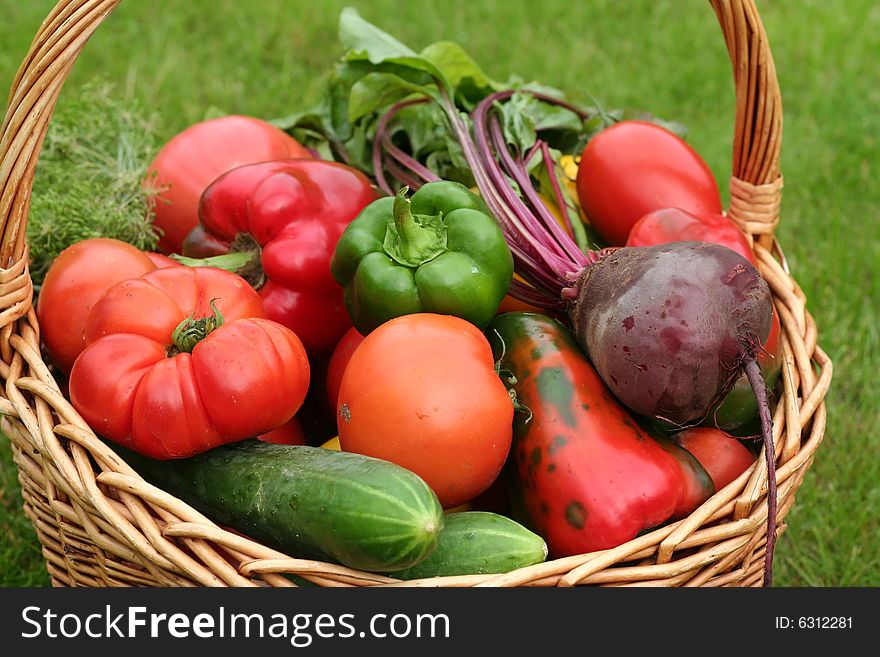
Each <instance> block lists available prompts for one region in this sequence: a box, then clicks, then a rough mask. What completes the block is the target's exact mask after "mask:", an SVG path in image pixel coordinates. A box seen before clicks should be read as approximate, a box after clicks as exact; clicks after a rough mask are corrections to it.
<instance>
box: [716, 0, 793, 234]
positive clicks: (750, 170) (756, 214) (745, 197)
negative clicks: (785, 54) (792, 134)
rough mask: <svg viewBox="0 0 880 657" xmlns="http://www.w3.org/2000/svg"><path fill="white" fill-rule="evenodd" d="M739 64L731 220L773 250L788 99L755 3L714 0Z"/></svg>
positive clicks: (736, 66) (729, 48) (733, 60)
mask: <svg viewBox="0 0 880 657" xmlns="http://www.w3.org/2000/svg"><path fill="white" fill-rule="evenodd" d="M710 2H711V4H712V8H713V9H714V10H715V14H716V16H717V17H718V22H719V24H720V25H721V31H722V33H723V34H724V41H725V43H726V44H727V52H728V54H729V55H730V61H731V63H732V64H733V80H734V85H735V88H736V122H735V124H734V133H733V168H732V174H731V177H730V206H729V207H728V210H727V215H728V216H729V217H730V218H731V219H733V220H734V221H735V222H736V223H737V224H738V225H739V226H740V228H742V229H743V231H744V232H745V233H746V235H748V236H749V238H750V239H752V238H754V239H757V241H758V243H759V244H761V246H763V247H765V248H767V249H770V247H771V246H772V244H773V233H774V231H775V230H776V226H777V225H778V223H779V204H780V201H781V199H782V175H781V173H780V171H779V152H780V148H781V146H782V94H781V93H780V90H779V80H778V79H777V77H776V66H775V64H774V62H773V55H772V53H771V52H770V44H769V42H768V40H767V34H766V33H765V31H764V25H763V23H762V22H761V17H760V16H759V15H758V9H757V7H756V6H755V2H754V0H710Z"/></svg>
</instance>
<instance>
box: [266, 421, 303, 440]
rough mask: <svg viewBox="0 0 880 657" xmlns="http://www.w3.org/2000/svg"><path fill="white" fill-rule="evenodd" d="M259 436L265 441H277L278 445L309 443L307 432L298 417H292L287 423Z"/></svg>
mask: <svg viewBox="0 0 880 657" xmlns="http://www.w3.org/2000/svg"><path fill="white" fill-rule="evenodd" d="M257 438H259V439H260V440H262V441H263V442H265V443H276V444H278V445H305V444H307V443H306V434H305V433H304V432H303V430H302V426H300V423H299V420H297V419H296V417H292V418H290V420H289V421H288V422H287V423H286V424H282V425H281V426H280V427H277V428H275V429H272V431H269V432H267V433H264V434H261V435H259V436H257Z"/></svg>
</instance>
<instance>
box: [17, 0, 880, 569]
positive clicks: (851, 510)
mask: <svg viewBox="0 0 880 657" xmlns="http://www.w3.org/2000/svg"><path fill="white" fill-rule="evenodd" d="M53 4H54V3H53V2H52V1H51V0H28V2H16V1H14V0H0V5H2V11H3V15H4V20H2V21H0V88H2V89H3V90H4V93H5V90H6V89H8V87H9V85H10V84H11V81H12V78H13V76H14V74H15V71H16V69H17V67H18V65H19V63H20V62H21V60H22V59H23V57H24V55H25V53H26V52H27V48H28V46H29V44H30V41H31V39H32V37H33V35H34V34H35V33H36V30H37V28H38V26H39V24H40V22H41V21H42V20H43V18H44V17H45V16H46V15H47V14H48V12H49V11H50V9H51V7H52V5H53ZM345 5H352V6H355V7H357V8H358V9H359V10H360V11H361V13H362V14H363V15H364V16H365V17H366V18H367V19H368V20H371V21H372V22H374V23H377V24H379V25H380V26H381V27H383V28H385V29H386V30H388V31H391V32H392V33H393V34H395V35H396V36H397V37H398V38H400V39H401V40H403V41H404V42H406V43H408V44H409V45H411V46H413V47H416V48H420V47H422V46H424V45H426V44H428V43H430V42H431V41H434V40H438V39H452V40H456V41H459V42H460V43H461V44H462V45H463V46H464V47H465V48H466V49H467V50H468V51H470V52H471V53H472V54H473V56H474V57H475V58H476V60H477V61H478V62H480V63H481V64H482V65H483V67H484V68H485V69H486V71H487V72H488V73H489V74H490V75H492V76H493V77H496V78H502V79H503V78H505V77H506V76H508V75H509V74H513V73H516V74H519V75H520V76H522V77H524V78H532V79H535V80H540V81H542V82H545V83H547V84H551V85H554V86H557V87H560V88H563V89H565V90H567V91H568V92H569V93H570V94H572V96H573V97H574V98H576V99H580V100H583V101H585V102H586V101H587V99H588V96H589V95H592V96H593V97H595V98H597V99H598V100H599V101H600V102H602V103H603V104H604V105H605V106H606V107H623V106H628V107H638V108H641V109H645V110H648V111H651V112H653V113H655V114H657V115H659V116H661V117H664V118H668V119H676V120H679V121H681V122H683V123H684V124H686V125H687V126H688V128H689V137H688V139H689V141H690V143H691V144H692V145H694V147H695V148H696V149H697V150H698V151H699V152H700V153H701V154H702V155H703V157H704V158H705V159H706V161H707V162H708V163H709V165H710V166H711V168H712V170H713V171H714V172H715V175H716V177H717V179H718V181H719V184H720V185H721V188H722V190H724V191H725V195H726V187H727V185H726V181H727V179H728V177H729V175H730V158H731V139H732V133H733V118H734V95H733V85H732V78H731V69H730V63H729V61H728V59H727V53H726V49H725V46H724V42H723V39H722V37H721V33H720V30H719V28H718V25H717V22H716V19H715V15H714V13H713V12H712V10H711V8H710V6H709V5H708V3H706V2H703V1H697V0H687V1H685V0H627V1H626V2H613V1H611V0H590V1H589V2H572V1H571V0H538V1H536V0H531V1H529V2H525V1H523V2H501V1H497V0H447V1H446V2H443V3H434V2H427V1H424V0H370V1H366V0H348V1H342V0H322V1H321V2H314V1H312V0H248V1H247V2H239V1H237V0H187V1H183V0H152V1H150V2H136V1H134V0H128V1H127V2H124V3H122V5H121V6H120V7H119V8H118V9H117V10H116V11H115V12H114V13H113V14H112V15H111V17H110V18H109V19H108V20H107V21H106V23H105V24H104V25H102V26H101V28H100V29H99V30H98V32H97V33H96V34H95V36H94V37H93V38H92V39H91V41H90V42H89V43H88V44H87V46H86V48H85V50H84V51H83V53H82V54H81V56H80V57H79V59H78V61H77V62H76V65H75V67H74V69H73V72H72V75H71V77H70V79H69V81H68V82H67V84H66V86H65V88H64V90H63V92H62V95H61V98H60V100H59V103H61V104H63V103H65V102H66V101H67V99H69V98H71V97H73V96H75V95H76V94H77V91H78V89H79V88H80V87H81V85H83V84H84V83H86V82H88V81H90V80H92V79H93V78H94V77H95V76H101V77H103V78H104V79H107V80H109V81H111V82H113V83H115V84H116V85H117V90H118V93H119V94H120V96H124V97H134V98H137V99H138V100H139V101H141V102H142V103H144V104H145V105H146V106H147V107H149V108H151V109H154V110H155V111H156V112H157V113H158V115H159V117H160V119H161V124H160V126H159V130H160V135H161V136H162V137H163V138H169V137H171V136H172V135H173V134H175V133H176V132H178V131H179V130H181V129H183V128H184V127H186V126H187V125H189V124H191V123H193V122H195V121H197V120H199V119H201V118H202V117H203V116H204V114H205V112H206V111H207V110H208V108H209V107H211V106H215V107H218V108H221V109H223V110H225V111H228V112H234V113H244V114H251V115H255V116H261V117H266V118H271V117H277V116H283V115H286V114H289V113H291V112H292V111H295V110H297V109H299V108H302V107H303V106H304V105H305V104H306V102H307V100H308V99H307V90H308V87H309V85H310V83H311V82H312V81H313V80H314V79H315V78H316V77H317V76H318V75H319V74H320V73H321V72H323V71H324V70H325V69H326V68H327V67H328V66H329V65H330V64H331V63H332V62H333V61H334V59H335V57H337V55H338V54H339V52H340V49H339V44H338V41H337V38H336V24H337V17H338V14H339V10H340V9H341V8H342V7H343V6H345ZM759 6H760V10H761V16H762V18H763V20H764V24H765V27H766V29H767V32H768V35H769V39H770V43H771V46H772V51H773V55H774V59H775V62H776V67H777V71H778V75H779V79H780V84H781V88H782V94H783V105H784V126H785V128H784V138H783V150H782V171H783V174H784V176H785V191H784V195H783V205H782V223H781V225H780V227H779V229H778V235H779V237H780V240H781V243H782V245H783V247H784V248H785V252H786V255H787V257H788V259H789V262H790V266H791V268H792V271H793V274H794V276H795V277H796V279H797V280H798V282H799V283H800V285H801V286H802V288H803V289H804V291H805V293H806V294H807V297H808V299H809V305H808V308H809V310H810V311H811V312H812V314H813V315H814V317H815V318H816V320H817V323H818V326H819V330H820V344H821V345H822V347H823V348H824V349H825V350H826V351H827V352H828V353H829V354H830V356H831V357H832V359H833V361H834V373H835V374H834V380H833V382H832V389H831V391H830V393H829V395H828V397H827V404H828V427H827V431H826V433H825V440H824V442H823V444H822V445H821V447H820V449H819V451H818V453H817V455H816V459H815V462H814V464H813V466H812V468H811V469H810V471H809V472H808V474H807V476H806V478H805V480H804V483H803V485H802V487H801V489H800V491H799V493H798V500H797V503H796V505H795V507H794V508H793V510H792V511H791V513H790V514H789V516H788V523H789V529H788V531H787V532H786V533H785V534H784V535H783V536H782V538H781V539H780V541H779V544H778V548H777V554H776V562H775V564H776V567H775V578H776V579H775V581H776V585H777V586H878V585H880V523H878V519H880V484H878V481H880V435H878V427H880V384H878V376H877V369H878V366H880V358H878V353H880V265H878V263H880V198H878V186H877V185H876V184H875V177H876V176H877V173H878V172H877V168H876V167H877V164H878V162H880V158H878V143H877V140H878V135H880V67H878V65H877V64H876V63H875V62H876V61H877V59H876V56H877V53H880V36H878V35H880V5H877V4H876V3H875V2H873V1H872V0H824V1H823V0H803V1H801V2H797V3H794V2H784V1H782V0H759ZM20 505H21V497H20V491H19V487H18V482H17V479H16V472H15V469H14V466H13V465H12V461H11V455H10V448H9V444H8V441H7V440H6V439H5V438H0V585H5V586H41V585H46V584H48V577H47V575H46V572H45V567H44V565H43V561H42V557H41V555H40V548H39V545H38V543H37V541H36V538H35V536H34V533H33V530H32V528H31V526H30V524H29V521H28V520H27V518H26V517H25V516H24V514H23V513H22V512H21V510H20Z"/></svg>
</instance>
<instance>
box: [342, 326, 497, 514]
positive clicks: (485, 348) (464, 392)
mask: <svg viewBox="0 0 880 657" xmlns="http://www.w3.org/2000/svg"><path fill="white" fill-rule="evenodd" d="M336 421H337V427H338V429H339V444H340V445H341V447H342V449H343V450H345V451H347V452H358V453H361V454H366V455H368V456H373V457H376V458H381V459H385V460H386V461H391V462H392V463H397V464H398V465H400V466H403V467H405V468H407V469H409V470H411V471H413V472H415V473H416V474H418V475H419V476H420V477H422V478H423V479H424V480H425V481H426V482H427V484H428V485H429V486H431V488H433V490H434V492H435V493H437V497H438V498H439V500H440V503H441V504H442V505H443V507H444V508H452V507H454V506H457V505H459V504H462V503H463V502H467V501H469V500H471V499H473V498H474V497H476V496H477V495H479V494H480V493H482V492H484V491H485V490H486V489H488V488H489V486H490V485H491V484H492V482H493V481H495V479H496V478H497V477H498V474H499V472H500V471H501V467H502V466H503V464H504V462H505V460H506V458H507V454H508V452H509V451H510V443H511V438H512V433H513V404H512V403H511V400H510V396H509V394H508V392H507V388H506V387H505V386H504V384H503V383H502V381H501V378H500V377H499V376H498V374H497V373H496V372H495V363H494V359H493V357H492V349H491V347H490V346H489V343H488V341H487V340H486V338H485V336H484V335H483V334H482V333H481V332H480V330H479V329H477V328H476V327H475V326H473V325H472V324H470V323H469V322H466V321H465V320H463V319H460V318H458V317H454V316H450V315H435V314H430V313H416V314H412V315H404V316H402V317H397V318H395V319H392V320H390V321H388V322H386V323H384V324H382V325H381V326H380V327H379V328H377V329H375V330H374V331H372V332H371V333H370V334H369V335H368V336H367V337H366V338H364V341H363V342H361V344H360V346H359V347H358V348H357V349H356V350H355V352H354V353H353V354H352V356H351V359H350V360H349V362H348V367H346V368H345V373H344V374H343V376H342V384H341V386H340V389H339V411H338V413H337V415H336Z"/></svg>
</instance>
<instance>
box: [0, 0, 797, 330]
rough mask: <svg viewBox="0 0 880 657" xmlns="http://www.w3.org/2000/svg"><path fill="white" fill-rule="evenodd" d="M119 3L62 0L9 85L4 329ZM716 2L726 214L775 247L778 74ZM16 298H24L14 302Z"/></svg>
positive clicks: (2, 170) (746, 0)
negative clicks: (725, 101)
mask: <svg viewBox="0 0 880 657" xmlns="http://www.w3.org/2000/svg"><path fill="white" fill-rule="evenodd" d="M119 2H120V0H60V1H59V2H58V4H57V5H56V7H55V8H54V9H53V11H52V13H51V14H50V15H49V16H48V17H47V18H46V19H45V20H44V21H43V23H42V25H41V26H40V29H39V31H38V32H37V34H36V36H35V37H34V40H33V43H32V44H31V48H30V50H29V52H28V54H27V56H26V57H25V59H24V61H23V62H22V64H21V67H20V68H19V70H18V73H17V75H16V76H15V79H14V81H13V83H12V88H11V91H10V95H9V101H8V105H7V109H6V116H5V118H4V120H3V127H2V134H0V287H2V288H3V290H2V291H3V292H6V293H4V294H0V299H11V298H16V299H19V300H18V301H17V302H16V303H17V306H16V310H15V311H14V312H11V313H10V312H6V311H7V310H11V308H7V307H3V308H0V311H3V312H0V325H2V326H5V325H7V324H9V323H10V322H11V321H14V320H15V319H17V318H18V317H21V316H23V315H24V314H25V313H26V312H27V311H28V303H23V302H22V301H21V299H20V298H19V297H22V294H21V290H20V289H16V288H19V287H21V288H23V287H26V286H32V283H31V281H30V277H29V276H28V275H27V270H26V268H25V267H22V264H26V263H21V262H20V261H22V260H24V259H25V258H26V253H27V244H26V240H25V227H26V222H27V215H28V210H29V207H30V195H31V189H32V186H33V180H34V174H35V171H36V167H37V160H38V157H39V153H40V148H41V147H42V144H43V139H44V137H45V135H46V130H47V128H48V126H49V120H50V119H51V117H52V112H53V110H54V108H55V103H56V101H57V99H58V94H59V92H60V91H61V87H62V85H63V84H64V81H65V80H66V79H67V76H68V74H69V73H70V69H71V67H72V66H73V63H74V62H75V61H76V58H77V56H78V55H79V53H80V51H81V50H82V48H83V46H85V44H86V42H87V41H88V39H89V37H90V36H91V35H92V33H93V32H94V31H95V30H96V29H97V28H98V26H99V25H100V24H101V22H102V21H103V20H104V19H105V18H106V17H107V15H108V14H109V13H110V12H111V11H112V10H113V9H114V8H115V7H116V6H117V5H118V4H119ZM710 2H711V5H712V7H713V9H714V10H715V13H716V15H717V17H718V21H719V23H720V25H721V29H722V32H723V34H724V39H725V42H726V44H727V49H728V52H729V54H730V59H731V62H732V64H733V74H734V82H735V86H736V123H735V129H734V138H733V169H732V172H733V173H732V176H731V179H730V191H731V202H730V207H729V209H728V215H729V216H730V217H731V218H732V219H734V220H735V221H736V222H737V223H738V224H739V225H740V227H742V228H743V230H744V231H745V232H746V233H747V234H748V235H750V236H756V237H757V238H758V239H759V241H761V242H762V243H764V245H765V246H768V247H769V245H770V243H771V242H772V236H773V231H774V229H775V227H776V224H777V223H778V220H779V201H780V197H781V190H782V177H781V176H780V173H779V149H780V141H781V136H782V103H781V99H780V93H779V84H778V82H777V79H776V69H775V67H774V64H773V57H772V56H771V53H770V47H769V44H768V41H767V37H766V34H765V32H764V27H763V25H762V23H761V19H760V17H759V16H758V10H757V8H756V6H755V2H754V0H710ZM19 270H22V271H23V272H24V273H23V274H21V273H17V272H19ZM13 272H16V274H15V275H12V273H13ZM6 279H10V280H6ZM10 291H16V292H18V293H19V294H18V295H17V296H16V295H12V296H9V294H10V293H11V292H10ZM26 296H27V298H28V300H29V299H30V298H31V295H30V294H27V295H26Z"/></svg>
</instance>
